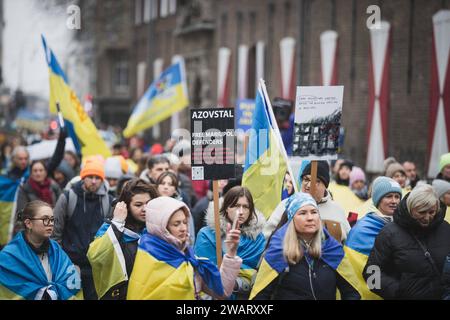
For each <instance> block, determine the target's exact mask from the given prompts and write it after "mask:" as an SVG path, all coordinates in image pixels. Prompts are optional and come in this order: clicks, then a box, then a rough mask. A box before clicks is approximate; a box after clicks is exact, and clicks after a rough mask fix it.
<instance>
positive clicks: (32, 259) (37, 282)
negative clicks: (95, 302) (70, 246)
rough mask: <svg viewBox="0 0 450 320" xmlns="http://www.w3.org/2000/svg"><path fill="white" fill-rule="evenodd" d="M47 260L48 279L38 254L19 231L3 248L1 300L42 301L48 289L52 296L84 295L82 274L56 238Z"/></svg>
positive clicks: (0, 257)
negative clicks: (50, 278) (50, 273)
mask: <svg viewBox="0 0 450 320" xmlns="http://www.w3.org/2000/svg"><path fill="white" fill-rule="evenodd" d="M48 260H49V265H50V268H51V272H52V280H51V281H48V279H47V274H46V273H45V271H44V268H43V267H42V263H41V261H40V260H39V257H38V256H37V255H36V253H34V251H32V249H31V248H30V246H29V245H28V244H27V243H26V242H25V239H24V236H23V232H20V233H18V234H17V235H16V236H15V237H14V239H13V240H12V241H11V242H10V243H9V244H8V245H7V246H6V247H5V248H3V250H2V251H0V300H24V299H25V300H36V299H38V300H40V299H41V297H42V295H43V292H44V291H45V290H46V291H47V292H49V294H50V296H51V297H52V298H53V299H58V300H69V299H70V300H71V299H79V298H81V296H82V291H81V290H80V288H81V280H80V275H79V274H78V272H77V270H76V269H75V266H74V265H73V263H72V261H70V259H69V257H68V256H67V254H66V253H65V252H64V251H63V249H62V248H61V247H60V246H59V245H58V244H57V243H56V242H55V241H53V240H50V247H49V253H48Z"/></svg>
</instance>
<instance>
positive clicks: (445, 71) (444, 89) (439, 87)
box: [428, 10, 450, 177]
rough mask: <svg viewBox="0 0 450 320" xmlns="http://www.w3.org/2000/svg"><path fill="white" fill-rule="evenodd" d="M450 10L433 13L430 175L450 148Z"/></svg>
mask: <svg viewBox="0 0 450 320" xmlns="http://www.w3.org/2000/svg"><path fill="white" fill-rule="evenodd" d="M449 58H450V10H440V11H439V12H438V13H436V14H435V15H434V16H433V46H432V58H431V79H430V121H429V123H430V127H429V136H428V143H429V144H428V152H429V153H428V177H435V176H436V175H437V174H438V173H439V158H440V156H441V155H442V154H444V153H448V152H449V150H450V146H449V141H450V135H449V134H450V68H449V64H450V63H449Z"/></svg>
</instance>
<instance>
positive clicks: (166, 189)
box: [156, 171, 195, 243]
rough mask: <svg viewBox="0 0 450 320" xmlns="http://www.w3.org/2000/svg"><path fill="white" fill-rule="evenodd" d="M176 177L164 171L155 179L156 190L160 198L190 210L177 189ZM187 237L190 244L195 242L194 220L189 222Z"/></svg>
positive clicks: (187, 201) (185, 199)
mask: <svg viewBox="0 0 450 320" xmlns="http://www.w3.org/2000/svg"><path fill="white" fill-rule="evenodd" d="M179 185H180V184H179V181H178V177H177V176H176V174H175V173H173V172H171V171H165V172H163V173H161V175H160V176H159V177H158V179H156V188H157V190H158V192H159V194H160V195H161V196H165V197H171V198H174V199H177V200H179V201H183V202H184V203H185V204H186V205H187V206H188V208H190V205H189V200H188V199H187V197H186V194H185V193H184V192H183V191H182V190H181V189H179ZM189 235H190V237H191V239H190V240H191V243H194V242H195V226H194V219H191V220H189Z"/></svg>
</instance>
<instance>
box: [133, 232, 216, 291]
mask: <svg viewBox="0 0 450 320" xmlns="http://www.w3.org/2000/svg"><path fill="white" fill-rule="evenodd" d="M194 268H195V271H196V272H197V273H198V274H199V275H200V276H201V277H202V280H203V282H204V284H205V285H206V286H207V287H208V288H209V289H210V290H211V291H213V292H214V293H215V294H217V295H218V296H223V294H224V291H223V286H222V280H221V277H220V273H219V270H218V269H217V266H216V265H214V264H213V263H212V262H211V261H209V260H208V259H201V258H196V257H195V256H194V253H193V251H192V249H191V248H189V249H188V250H187V252H186V253H183V252H181V251H180V250H178V249H177V248H176V247H175V246H174V245H172V244H170V243H168V242H166V241H164V240H162V239H160V238H158V237H155V236H153V235H151V234H149V233H146V234H145V235H143V236H142V237H141V240H140V243H139V248H138V252H137V254H136V259H135V262H134V267H133V272H132V273H131V277H130V281H129V283H128V294H127V299H128V300H194V299H195V286H194Z"/></svg>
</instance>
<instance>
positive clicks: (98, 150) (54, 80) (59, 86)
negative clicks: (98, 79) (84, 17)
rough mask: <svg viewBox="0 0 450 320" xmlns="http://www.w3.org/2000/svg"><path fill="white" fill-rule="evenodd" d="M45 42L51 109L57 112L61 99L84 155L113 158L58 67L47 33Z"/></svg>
mask: <svg viewBox="0 0 450 320" xmlns="http://www.w3.org/2000/svg"><path fill="white" fill-rule="evenodd" d="M42 44H43V46H44V50H45V57H46V60H47V64H48V67H49V69H48V72H49V76H50V111H51V112H52V113H56V103H57V102H58V103H59V105H60V107H61V113H62V116H63V118H64V123H65V125H66V126H67V129H68V132H69V135H70V137H71V138H72V140H73V144H74V145H75V148H76V149H77V152H78V153H79V154H80V153H81V154H82V156H83V157H85V156H89V155H97V154H100V155H102V156H103V157H105V158H108V157H110V156H111V151H110V150H109V148H108V146H107V145H106V143H105V141H104V140H103V139H102V137H101V136H100V134H99V133H98V131H97V128H96V127H95V125H94V123H93V122H92V121H91V119H90V118H89V116H88V115H87V114H86V112H85V111H84V108H83V106H82V105H81V103H80V101H79V100H78V98H77V96H76V94H75V92H74V91H73V90H72V88H71V87H70V86H69V81H68V80H67V77H66V75H65V74H64V71H63V70H62V69H61V67H60V66H59V63H58V60H56V57H55V55H54V54H53V51H52V50H51V49H50V48H49V47H47V43H46V41H45V38H44V36H42Z"/></svg>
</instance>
